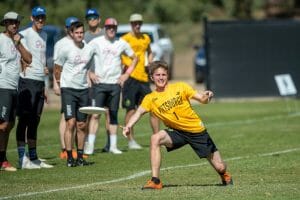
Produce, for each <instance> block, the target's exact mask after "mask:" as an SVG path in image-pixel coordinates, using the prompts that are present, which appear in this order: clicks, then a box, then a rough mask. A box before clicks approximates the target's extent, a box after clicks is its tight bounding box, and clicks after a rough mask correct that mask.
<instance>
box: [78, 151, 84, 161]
mask: <svg viewBox="0 0 300 200" xmlns="http://www.w3.org/2000/svg"><path fill="white" fill-rule="evenodd" d="M77 158H78V159H82V158H83V149H77Z"/></svg>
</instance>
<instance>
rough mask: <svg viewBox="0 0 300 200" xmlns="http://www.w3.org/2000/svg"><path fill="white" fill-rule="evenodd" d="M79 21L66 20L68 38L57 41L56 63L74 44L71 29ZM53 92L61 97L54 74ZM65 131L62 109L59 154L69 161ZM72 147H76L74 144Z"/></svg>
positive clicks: (54, 55) (54, 57)
mask: <svg viewBox="0 0 300 200" xmlns="http://www.w3.org/2000/svg"><path fill="white" fill-rule="evenodd" d="M78 21H79V20H78V18H77V17H68V18H67V19H66V20H65V32H66V36H65V37H63V38H62V39H60V40H59V41H57V42H56V43H55V45H54V53H53V60H54V62H55V60H57V58H58V56H59V55H60V52H59V51H60V50H61V49H62V48H63V47H65V46H68V44H70V45H72V44H73V40H72V37H71V35H70V27H71V25H72V24H73V23H75V22H78ZM53 90H54V93H55V94H56V95H58V96H60V87H59V85H58V84H57V81H56V79H55V75H54V73H53ZM65 130H66V120H65V117H64V113H63V111H62V109H61V118H60V122H59V136H60V145H61V152H60V154H59V157H60V158H61V159H67V151H66V145H65ZM72 141H73V142H72V143H74V136H73V139H72ZM72 146H74V144H73V145H72ZM73 157H74V158H77V152H76V151H75V150H73Z"/></svg>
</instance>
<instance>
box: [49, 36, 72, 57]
mask: <svg viewBox="0 0 300 200" xmlns="http://www.w3.org/2000/svg"><path fill="white" fill-rule="evenodd" d="M72 43H73V40H72V39H71V38H70V37H69V36H65V37H63V38H61V39H60V40H58V41H57V42H56V43H55V45H54V52H53V60H54V61H55V60H57V57H58V56H59V51H60V50H61V49H62V48H64V47H65V46H67V45H70V44H72Z"/></svg>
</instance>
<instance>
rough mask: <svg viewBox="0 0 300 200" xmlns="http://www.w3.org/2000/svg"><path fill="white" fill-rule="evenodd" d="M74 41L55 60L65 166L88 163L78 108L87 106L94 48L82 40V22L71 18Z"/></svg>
mask: <svg viewBox="0 0 300 200" xmlns="http://www.w3.org/2000/svg"><path fill="white" fill-rule="evenodd" d="M70 35H71V37H72V40H73V43H72V44H71V45H69V46H64V47H62V49H61V50H60V56H59V57H58V59H57V60H55V69H54V70H55V72H54V73H55V78H56V81H57V84H58V85H60V88H61V98H62V101H61V102H62V109H63V113H64V116H65V120H66V124H67V125H66V131H65V145H66V150H67V157H68V158H67V167H75V166H85V165H89V164H91V163H89V162H87V161H85V160H84V158H83V149H84V140H85V137H86V120H87V115H86V114H83V113H81V112H79V108H80V107H84V106H88V80H87V73H88V70H89V68H90V66H91V61H92V59H93V55H94V52H93V50H92V48H91V47H90V46H89V45H88V44H86V43H85V42H83V38H84V25H83V23H82V22H74V23H72V25H71V27H70ZM75 127H76V137H77V159H76V161H75V160H74V158H73V155H72V135H73V133H74V131H75Z"/></svg>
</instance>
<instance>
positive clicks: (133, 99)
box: [122, 77, 151, 110]
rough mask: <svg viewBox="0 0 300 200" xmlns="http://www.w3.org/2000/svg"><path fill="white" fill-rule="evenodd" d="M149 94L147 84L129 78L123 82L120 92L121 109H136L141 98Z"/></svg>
mask: <svg viewBox="0 0 300 200" xmlns="http://www.w3.org/2000/svg"><path fill="white" fill-rule="evenodd" d="M150 92H151V88H150V83H149V82H141V81H138V80H135V79H133V78H131V77H129V78H128V79H127V81H125V84H124V87H123V90H122V95H123V96H122V97H123V99H122V107H123V108H125V109H126V110H133V109H136V108H137V107H138V106H139V105H140V103H141V101H142V100H143V98H144V97H145V96H146V95H147V94H149V93H150Z"/></svg>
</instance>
